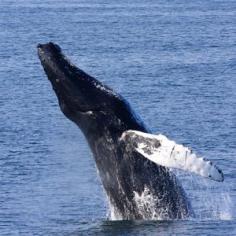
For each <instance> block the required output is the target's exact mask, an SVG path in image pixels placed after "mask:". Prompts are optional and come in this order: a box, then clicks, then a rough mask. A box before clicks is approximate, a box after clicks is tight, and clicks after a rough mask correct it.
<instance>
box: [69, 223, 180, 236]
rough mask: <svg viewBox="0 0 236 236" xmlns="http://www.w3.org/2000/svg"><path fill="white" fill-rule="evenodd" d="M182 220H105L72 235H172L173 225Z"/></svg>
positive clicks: (85, 226)
mask: <svg viewBox="0 0 236 236" xmlns="http://www.w3.org/2000/svg"><path fill="white" fill-rule="evenodd" d="M182 223H183V221H182V220H179V221H177V220H169V221H167V220H165V221H143V220H140V221H131V220H117V221H111V220H105V221H102V222H97V223H94V224H92V225H91V223H89V226H87V224H86V225H84V227H82V229H79V230H78V231H76V232H74V233H73V234H72V235H90V234H91V235H138V234H142V235H149V234H150V233H161V232H165V233H173V229H174V228H175V227H174V225H179V226H177V227H180V224H182Z"/></svg>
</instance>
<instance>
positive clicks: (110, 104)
mask: <svg viewBox="0 0 236 236" xmlns="http://www.w3.org/2000/svg"><path fill="white" fill-rule="evenodd" d="M38 55H39V58H40V61H41V64H42V66H43V68H44V71H45V73H46V74H47V76H48V79H49V80H50V82H51V84H52V87H53V89H54V91H55V93H56V95H57V98H58V102H59V105H60V108H61V110H62V112H63V113H64V114H65V116H66V117H67V118H69V119H70V120H71V121H73V122H74V123H75V124H76V125H78V126H79V128H80V129H81V131H82V132H83V134H84V136H85V138H86V139H87V142H88V144H89V146H90V148H91V151H92V153H93V156H94V159H95V162H96V166H97V168H98V171H99V175H100V178H101V181H102V184H103V186H104V189H105V191H106V193H107V196H108V199H109V201H110V204H111V205H112V206H113V208H114V209H115V212H116V215H117V216H116V217H118V218H119V219H124V220H134V219H136V220H137V219H138V220H145V219H149V220H150V219H182V218H186V217H188V216H190V215H191V214H192V210H191V206H190V203H189V201H188V199H187V197H186V195H185V192H184V190H183V188H182V187H181V185H180V183H179V182H178V180H177V178H176V176H175V175H174V174H173V173H171V172H170V171H169V170H168V169H167V168H164V167H161V166H158V165H156V164H154V163H152V162H151V161H149V160H147V159H146V158H144V157H143V156H142V155H140V154H138V153H137V152H135V151H134V150H133V149H132V148H131V147H130V145H129V144H128V143H124V141H122V140H121V135H122V133H123V132H124V131H126V130H130V129H132V130H138V131H143V132H148V130H147V128H146V127H145V126H144V124H143V123H142V121H140V119H139V118H137V116H136V115H135V114H134V112H133V111H132V109H131V107H130V105H129V104H128V103H127V101H126V100H125V99H124V98H123V97H122V96H120V95H119V94H117V93H115V92H114V91H113V90H112V89H110V88H109V87H107V86H105V85H103V84H102V83H101V82H99V81H98V80H96V79H95V78H93V77H91V76H90V75H88V74H86V73H85V72H83V71H82V70H80V69H79V68H77V67H76V66H75V65H73V64H72V63H71V62H70V61H69V60H68V59H67V58H66V57H65V56H64V55H63V53H62V52H61V49H60V47H59V46H58V45H56V44H54V43H51V42H50V43H47V44H39V45H38ZM137 196H142V197H143V198H144V199H145V197H146V199H149V200H148V201H147V200H143V201H142V200H139V201H137ZM142 197H140V198H141V199H142ZM140 201H141V202H140Z"/></svg>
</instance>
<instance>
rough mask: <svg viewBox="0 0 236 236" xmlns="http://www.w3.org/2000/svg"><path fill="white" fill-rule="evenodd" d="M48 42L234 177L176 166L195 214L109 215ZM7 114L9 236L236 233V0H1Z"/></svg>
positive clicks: (154, 125)
mask: <svg viewBox="0 0 236 236" xmlns="http://www.w3.org/2000/svg"><path fill="white" fill-rule="evenodd" d="M48 41H53V42H56V43H58V44H59V45H60V46H61V47H62V48H63V50H64V52H65V53H66V54H67V55H68V56H69V57H70V58H72V60H73V62H75V63H76V64H77V65H78V66H79V67H80V68H82V69H83V70H85V71H86V72H88V73H90V74H91V75H93V76H95V77H96V78H98V79H99V80H101V81H103V82H104V83H106V84H107V85H109V86H111V87H112V88H114V89H115V90H116V91H118V92H120V93H121V94H122V95H123V96H124V97H126V98H127V100H128V101H129V102H130V103H131V105H132V106H133V108H134V109H135V111H136V112H137V113H138V114H139V115H140V116H141V117H142V119H143V120H144V122H145V123H146V125H147V126H148V127H149V128H150V129H151V130H152V131H153V133H160V132H161V133H163V134H165V135H167V136H168V137H170V138H172V139H174V140H176V141H177V142H179V143H183V144H186V145H187V146H190V147H192V148H193V150H194V151H195V152H197V153H198V154H199V155H202V156H204V157H206V158H208V159H211V160H212V161H214V162H215V163H217V165H218V166H219V167H220V168H221V169H222V170H223V172H224V174H225V181H224V182H223V183H216V182H212V181H210V180H206V179H202V178H201V177H196V176H193V175H189V174H186V173H183V172H177V173H176V174H177V175H178V177H179V179H180V181H181V182H182V183H183V186H184V188H185V190H186V192H187V195H188V197H189V198H190V200H191V202H192V205H193V208H194V211H195V214H196V217H195V218H194V219H187V220H182V221H147V222H130V221H109V220H108V219H107V212H108V207H107V204H106V196H105V194H104V191H103V188H102V186H101V183H100V180H99V178H98V176H97V171H96V168H95V163H94V160H93V157H92V154H91V152H90V150H89V148H88V146H87V144H86V141H85V139H84V137H83V135H82V134H81V132H80V130H79V129H78V128H77V127H76V126H75V125H74V124H73V123H72V122H70V121H69V120H67V119H66V118H65V117H64V116H63V114H62V113H61V111H60V110H59V108H58V104H57V99H56V96H55V95H54V93H53V91H52V89H51V85H50V84H49V82H48V81H47V79H46V76H45V74H44V72H43V70H42V68H41V65H40V62H39V60H38V57H37V52H36V45H37V44H38V43H44V42H48ZM0 114H1V118H0V153H1V155H0V235H173V234H174V235H236V225H235V224H236V217H235V214H236V208H235V203H236V185H235V177H236V174H235V168H236V1H234V0H208V1H205V0H195V1H193V0H173V1H168V0H165V1H164V0H147V1H141V0H133V1H131V0H129V1H115V0H110V1H106V0H94V1H93V0H86V1H85V0H81V1H80V0H71V1H62V0H44V1H43V0H41V1H39V0H1V1H0Z"/></svg>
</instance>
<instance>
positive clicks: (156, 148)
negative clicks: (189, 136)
mask: <svg viewBox="0 0 236 236" xmlns="http://www.w3.org/2000/svg"><path fill="white" fill-rule="evenodd" d="M121 140H124V141H125V142H128V143H129V144H131V145H132V146H133V148H134V149H135V150H136V151H137V152H139V153H140V154H142V156H144V157H146V158H147V159H149V160H150V161H152V162H154V163H156V164H158V165H161V166H165V167H168V168H176V169H181V170H185V171H189V172H192V173H195V174H198V175H200V176H203V177H206V178H209V179H211V180H215V181H223V180H224V177H223V173H222V171H221V170H219V169H218V168H217V167H216V166H215V165H213V164H212V162H211V161H208V160H205V159H203V158H201V157H197V156H196V154H194V153H193V152H192V151H191V150H190V149H189V148H187V147H184V146H183V145H181V144H177V143H175V142H174V141H172V140H169V139H168V138H167V137H166V136H164V135H162V134H159V135H153V134H147V133H143V132H140V131H136V130H128V131H125V132H124V133H123V134H122V136H121Z"/></svg>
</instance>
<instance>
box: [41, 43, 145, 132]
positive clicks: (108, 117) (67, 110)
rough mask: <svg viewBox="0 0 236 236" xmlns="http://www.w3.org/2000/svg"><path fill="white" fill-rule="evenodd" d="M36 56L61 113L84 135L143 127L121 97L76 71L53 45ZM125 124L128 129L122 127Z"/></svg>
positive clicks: (47, 46)
mask: <svg viewBox="0 0 236 236" xmlns="http://www.w3.org/2000/svg"><path fill="white" fill-rule="evenodd" d="M38 55H39V58H40V61H41V64H42V66H43V68H44V70H45V72H46V74H47V76H48V79H49V80H50V82H51V84H52V87H53V89H54V91H55V93H56V95H57V98H58V101H59V105H60V108H61V110H62V112H63V113H64V114H65V115H66V116H67V117H68V118H69V119H70V120H72V121H74V122H75V123H76V124H77V125H78V126H79V127H80V129H81V130H82V131H83V132H84V133H85V134H88V133H90V132H93V131H95V130H96V133H98V130H100V131H101V132H104V130H102V129H106V130H109V129H110V130H112V133H114V131H117V132H118V133H119V134H121V133H122V132H123V131H124V130H126V129H130V128H133V129H140V128H141V127H143V124H140V127H139V124H138V123H137V117H136V116H135V115H134V113H133V112H132V111H131V108H130V106H129V104H128V103H127V101H126V100H125V99H123V97H122V96H121V95H119V94H117V93H115V92H114V91H113V90H112V89H111V88H109V87H108V86H106V85H104V84H103V83H101V82H100V81H98V80H96V79H95V78H93V77H92V76H90V75H88V74H86V73H85V72H84V71H82V70H81V69H79V68H78V67H76V66H75V65H74V64H73V63H71V62H70V60H69V59H68V58H67V57H66V56H65V55H64V54H63V53H62V50H61V48H60V47H59V46H58V45H57V44H54V43H52V42H50V43H47V44H39V45H38ZM127 120H128V121H129V122H127ZM118 123H119V125H117V124H118ZM127 123H129V124H131V126H132V127H125V125H123V126H122V124H127ZM140 123H142V122H141V121H140ZM137 124H138V125H137ZM117 127H119V128H117ZM142 130H143V129H142Z"/></svg>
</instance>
